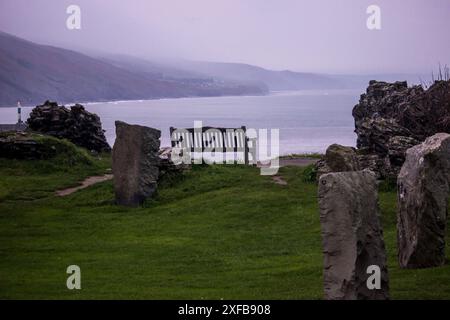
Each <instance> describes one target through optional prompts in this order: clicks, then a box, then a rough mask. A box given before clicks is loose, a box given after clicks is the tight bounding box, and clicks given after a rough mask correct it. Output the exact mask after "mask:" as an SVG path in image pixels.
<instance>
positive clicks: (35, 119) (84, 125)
mask: <svg viewBox="0 0 450 320" xmlns="http://www.w3.org/2000/svg"><path fill="white" fill-rule="evenodd" d="M27 124H28V127H29V129H31V130H32V131H35V132H40V133H44V134H47V135H51V136H54V137H57V138H65V139H67V140H69V141H71V142H73V143H74V144H76V145H77V146H80V147H83V148H86V149H88V150H90V151H96V152H102V151H107V152H109V151H111V147H110V146H109V144H108V142H107V141H106V138H105V133H104V130H102V124H101V122H100V118H99V117H98V116H97V115H96V114H93V113H90V112H88V111H86V110H85V109H84V107H83V106H82V105H81V104H75V105H74V106H72V107H70V109H68V108H66V107H64V106H58V104H57V103H56V102H50V101H46V102H45V103H44V104H43V105H39V106H36V108H34V109H33V111H32V112H31V114H30V117H29V119H28V120H27Z"/></svg>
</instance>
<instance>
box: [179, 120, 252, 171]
mask: <svg viewBox="0 0 450 320" xmlns="http://www.w3.org/2000/svg"><path fill="white" fill-rule="evenodd" d="M170 137H171V142H172V147H178V148H182V149H184V150H186V151H189V152H203V151H205V150H207V151H210V152H212V151H214V152H235V153H236V152H242V153H243V154H244V162H245V164H248V152H249V147H248V138H247V136H246V127H245V126H242V127H240V128H214V127H202V128H174V127H170Z"/></svg>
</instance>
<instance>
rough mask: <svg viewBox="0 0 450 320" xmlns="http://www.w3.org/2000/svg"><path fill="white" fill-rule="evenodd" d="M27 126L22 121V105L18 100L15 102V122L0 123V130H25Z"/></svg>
mask: <svg viewBox="0 0 450 320" xmlns="http://www.w3.org/2000/svg"><path fill="white" fill-rule="evenodd" d="M27 128H28V126H27V125H26V124H25V123H24V122H23V121H22V106H21V105H20V101H19V102H17V123H15V124H9V123H8V124H0V132H5V131H25V130H26V129H27Z"/></svg>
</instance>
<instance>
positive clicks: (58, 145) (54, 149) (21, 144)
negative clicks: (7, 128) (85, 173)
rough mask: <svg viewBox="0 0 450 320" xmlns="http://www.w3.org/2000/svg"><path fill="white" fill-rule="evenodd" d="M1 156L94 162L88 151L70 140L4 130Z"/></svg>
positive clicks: (70, 163) (0, 149)
mask: <svg viewBox="0 0 450 320" xmlns="http://www.w3.org/2000/svg"><path fill="white" fill-rule="evenodd" d="M0 157H1V158H7V159H26V160H47V159H55V158H57V159H58V160H59V161H61V162H64V163H65V164H68V165H73V164H77V163H83V164H91V163H92V158H91V157H90V155H89V154H88V153H87V151H86V150H84V149H82V148H79V147H77V146H75V145H74V144H73V143H71V142H70V141H68V140H65V139H58V138H55V137H51V136H47V135H43V134H37V133H31V132H2V133H1V134H0Z"/></svg>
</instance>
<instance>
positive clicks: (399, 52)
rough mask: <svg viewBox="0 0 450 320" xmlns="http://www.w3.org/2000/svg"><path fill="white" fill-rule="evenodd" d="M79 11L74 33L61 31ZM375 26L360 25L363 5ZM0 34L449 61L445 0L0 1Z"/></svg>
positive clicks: (431, 63) (116, 46)
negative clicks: (376, 17) (375, 9)
mask: <svg viewBox="0 0 450 320" xmlns="http://www.w3.org/2000/svg"><path fill="white" fill-rule="evenodd" d="M70 4H77V5H79V6H80V7H81V14H82V29H81V30H68V29H67V28H66V23H65V21H66V19H67V17H68V15H67V14H66V8H67V6H68V5H70ZM372 4H375V5H378V6H380V7H381V19H382V20H381V22H382V29H381V30H379V31H370V30H368V29H367V27H366V20H367V17H368V15H367V14H366V9H367V7H368V6H369V5H372ZM0 30H3V31H5V32H8V33H12V34H15V35H17V36H20V37H24V38H26V39H29V40H34V41H36V42H40V43H46V44H54V45H58V46H63V47H68V48H73V49H78V50H90V51H101V52H108V53H122V54H131V55H135V56H140V57H154V56H160V57H170V58H183V59H193V60H209V61H225V62H244V63H250V64H255V65H260V66H263V67H267V68H272V69H291V70H296V71H314V72H324V73H373V72H378V73H383V72H411V73H414V72H425V73H428V72H431V70H432V69H436V68H437V64H438V63H439V62H441V63H442V64H445V63H450V36H449V30H450V0H159V1H155V0H126V1H124V0H70V1H66V0H58V1H56V0H39V1H38V0H34V1H33V0H1V1H0Z"/></svg>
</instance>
